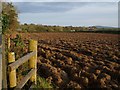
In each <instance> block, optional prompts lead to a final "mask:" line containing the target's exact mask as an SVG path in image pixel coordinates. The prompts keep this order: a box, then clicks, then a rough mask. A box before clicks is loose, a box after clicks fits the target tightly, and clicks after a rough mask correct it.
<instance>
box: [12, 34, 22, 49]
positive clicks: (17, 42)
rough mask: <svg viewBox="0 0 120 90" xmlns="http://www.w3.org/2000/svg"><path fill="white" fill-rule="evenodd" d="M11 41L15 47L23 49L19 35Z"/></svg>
mask: <svg viewBox="0 0 120 90" xmlns="http://www.w3.org/2000/svg"><path fill="white" fill-rule="evenodd" d="M12 41H13V42H14V43H15V46H16V47H18V46H19V47H24V43H23V41H22V39H21V36H20V35H19V34H17V35H16V38H14V39H12Z"/></svg>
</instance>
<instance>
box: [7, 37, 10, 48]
mask: <svg viewBox="0 0 120 90" xmlns="http://www.w3.org/2000/svg"><path fill="white" fill-rule="evenodd" d="M7 48H8V50H10V38H8V47H7Z"/></svg>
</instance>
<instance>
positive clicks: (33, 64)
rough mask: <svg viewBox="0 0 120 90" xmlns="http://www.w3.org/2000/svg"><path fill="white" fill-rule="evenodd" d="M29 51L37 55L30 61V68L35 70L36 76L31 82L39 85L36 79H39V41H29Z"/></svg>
mask: <svg viewBox="0 0 120 90" xmlns="http://www.w3.org/2000/svg"><path fill="white" fill-rule="evenodd" d="M29 51H30V52H34V51H35V55H34V56H32V57H31V58H30V59H29V68H30V69H35V73H34V75H33V76H32V77H31V78H30V81H31V82H35V84H36V83H37V82H36V78H37V76H36V75H37V74H36V73H37V41H35V40H30V41H29Z"/></svg>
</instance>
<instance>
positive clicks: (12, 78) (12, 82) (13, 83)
mask: <svg viewBox="0 0 120 90" xmlns="http://www.w3.org/2000/svg"><path fill="white" fill-rule="evenodd" d="M13 62H15V53H14V52H9V53H8V63H9V64H11V63H13ZM9 82H10V88H14V87H15V86H16V83H17V82H16V70H12V71H10V72H9Z"/></svg>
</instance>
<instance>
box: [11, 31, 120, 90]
mask: <svg viewBox="0 0 120 90" xmlns="http://www.w3.org/2000/svg"><path fill="white" fill-rule="evenodd" d="M21 36H22V38H23V39H24V40H25V42H27V40H29V39H31V38H32V39H36V40H38V67H37V68H38V75H40V76H41V77H44V78H46V80H47V81H48V82H49V83H54V84H55V85H57V86H58V87H60V88H63V87H65V88H83V89H85V88H91V87H94V88H104V87H106V88H108V89H114V88H120V52H119V50H120V47H119V43H120V40H119V39H118V38H119V36H118V35H117V34H116V35H112V34H96V33H32V34H29V33H26V34H25V33H22V34H21ZM11 37H12V38H13V37H15V36H14V35H12V36H11Z"/></svg>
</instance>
